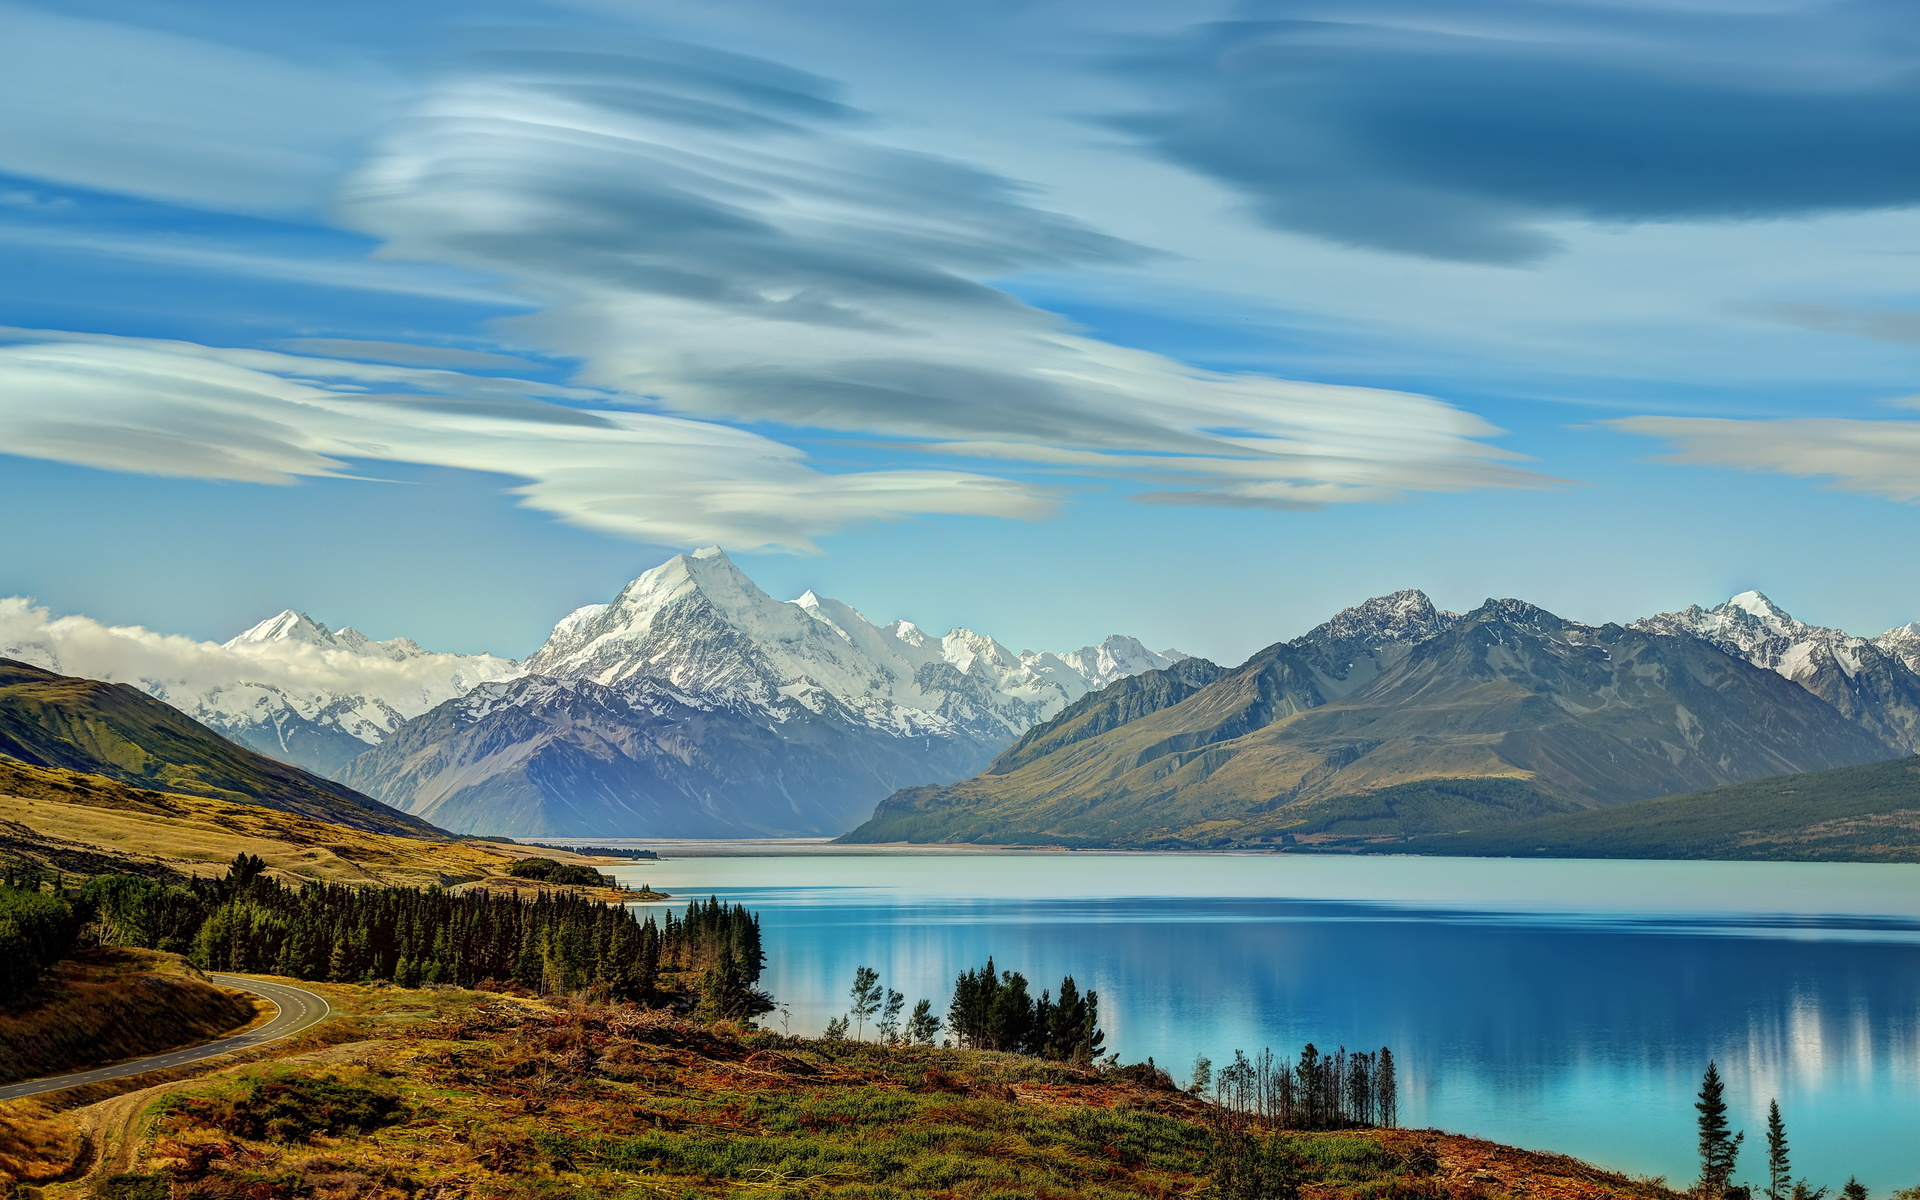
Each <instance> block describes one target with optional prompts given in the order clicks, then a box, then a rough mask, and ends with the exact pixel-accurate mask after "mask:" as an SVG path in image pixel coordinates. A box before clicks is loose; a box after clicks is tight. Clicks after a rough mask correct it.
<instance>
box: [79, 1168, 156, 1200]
mask: <svg viewBox="0 0 1920 1200" xmlns="http://www.w3.org/2000/svg"><path fill="white" fill-rule="evenodd" d="M170 1190H171V1189H170V1187H169V1185H168V1183H167V1177H166V1176H164V1175H143V1174H139V1173H137V1172H130V1173H127V1174H123V1175H109V1176H107V1177H106V1178H105V1179H102V1180H101V1181H100V1182H99V1183H97V1184H95V1185H94V1187H93V1195H94V1200H167V1196H168V1193H169V1191H170Z"/></svg>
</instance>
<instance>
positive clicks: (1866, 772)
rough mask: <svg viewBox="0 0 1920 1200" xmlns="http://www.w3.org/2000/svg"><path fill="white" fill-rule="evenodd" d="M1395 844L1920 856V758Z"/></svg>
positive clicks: (1452, 850)
mask: <svg viewBox="0 0 1920 1200" xmlns="http://www.w3.org/2000/svg"><path fill="white" fill-rule="evenodd" d="M1382 848H1386V847H1382ZM1391 849H1392V850H1393V852H1395V853H1413V854H1447V855H1470V856H1501V857H1513V858H1715V859H1791V860H1801V861H1837V862H1920V758H1899V759H1894V760H1892V761H1890V762H1877V763H1868V764H1866V765H1864V766H1857V767H1840V768H1837V769H1835V770H1831V771H1816V772H1812V773H1808V774H1796V775H1781V776H1775V777H1773V778H1769V779H1756V780H1752V781H1750V782H1747V783H1736V784H1730V785H1728V786H1725V787H1717V788H1709V789H1706V790H1704V791H1698V792H1688V793H1685V794H1682V795H1677V796H1661V797H1658V798H1656V799H1652V800H1640V801H1636V802H1634V803H1632V804H1622V805H1619V806H1617V807H1614V808H1603V809H1597V810H1595V811H1592V812H1580V813H1568V814H1565V815H1561V816H1551V817H1543V818H1541V819H1539V820H1536V821H1528V822H1525V823H1522V824H1517V825H1513V826H1509V827H1507V828H1504V829H1488V830H1483V831H1479V832H1475V833H1464V834H1451V835H1440V836H1431V837H1418V838H1413V839H1410V840H1408V841H1404V842H1395V843H1393V844H1392V846H1391Z"/></svg>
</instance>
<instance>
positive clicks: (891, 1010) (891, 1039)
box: [874, 988, 907, 1046]
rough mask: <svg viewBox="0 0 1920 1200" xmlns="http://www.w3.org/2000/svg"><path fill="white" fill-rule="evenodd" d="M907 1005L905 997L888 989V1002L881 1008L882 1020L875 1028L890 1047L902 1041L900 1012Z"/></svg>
mask: <svg viewBox="0 0 1920 1200" xmlns="http://www.w3.org/2000/svg"><path fill="white" fill-rule="evenodd" d="M906 1004H907V998H906V997H905V996H903V995H901V994H900V993H899V992H896V991H894V990H893V989H892V988H888V989H887V1002H886V1004H885V1005H884V1006H882V1007H881V1009H880V1019H879V1020H878V1021H876V1022H874V1028H875V1029H877V1030H879V1031H880V1040H881V1041H883V1042H885V1043H887V1045H889V1046H891V1045H893V1044H894V1043H895V1042H897V1041H899V1040H900V1012H901V1010H902V1009H903V1008H905V1007H906Z"/></svg>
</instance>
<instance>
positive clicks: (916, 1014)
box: [907, 1000, 940, 1046]
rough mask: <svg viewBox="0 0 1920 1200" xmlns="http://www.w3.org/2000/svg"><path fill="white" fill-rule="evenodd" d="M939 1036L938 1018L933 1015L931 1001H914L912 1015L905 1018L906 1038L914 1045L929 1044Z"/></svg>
mask: <svg viewBox="0 0 1920 1200" xmlns="http://www.w3.org/2000/svg"><path fill="white" fill-rule="evenodd" d="M939 1036H940V1018H939V1017H936V1016H934V1015H933V1001H931V1000H919V1001H916V1002H915V1003H914V1006H913V1015H912V1016H910V1017H908V1018H907V1040H908V1041H910V1042H912V1043H913V1044H914V1045H916V1046H931V1045H933V1039H934V1038H936V1037H939Z"/></svg>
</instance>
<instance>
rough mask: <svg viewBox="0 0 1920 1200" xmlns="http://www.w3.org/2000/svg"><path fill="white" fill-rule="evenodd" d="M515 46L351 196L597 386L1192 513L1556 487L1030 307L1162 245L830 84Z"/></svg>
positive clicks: (1357, 408) (1467, 444)
mask: <svg viewBox="0 0 1920 1200" xmlns="http://www.w3.org/2000/svg"><path fill="white" fill-rule="evenodd" d="M501 44H502V45H510V46H511V47H512V48H511V49H494V50H491V51H487V52H483V53H480V54H477V55H476V56H475V57H474V58H473V59H472V61H471V62H470V64H469V65H468V67H467V68H466V69H464V70H463V71H461V72H459V73H456V74H455V75H453V76H452V77H450V78H448V79H447V80H445V81H444V82H443V83H442V84H441V85H440V86H438V87H437V88H435V89H433V90H432V92H431V93H430V94H429V95H428V96H427V98H426V99H425V100H423V101H422V103H421V104H420V105H419V107H418V108H417V109H416V110H415V112H414V113H413V114H412V115H411V116H410V117H409V118H408V119H407V120H406V121H405V122H404V123H403V124H402V126H401V128H400V129H399V130H398V131H397V132H396V133H395V134H394V135H393V136H392V137H391V138H390V139H388V140H387V141H386V143H385V144H384V146H383V149H382V151H381V153H380V154H379V155H378V156H377V157H376V158H375V159H374V160H373V161H372V162H371V163H369V164H368V166H367V167H366V168H365V169H364V170H362V171H361V172H359V173H358V175H357V176H356V177H355V178H354V179H353V180H351V181H350V183H349V184H348V185H347V186H346V187H345V189H344V190H343V192H342V194H341V197H340V199H339V202H338V204H337V209H336V211H337V212H338V213H339V214H340V216H341V218H342V219H343V220H345V221H346V222H348V223H349V224H350V225H352V226H353V227H355V228H357V229H360V230H363V231H365V232H368V233H371V234H373V235H376V236H378V237H380V238H382V239H384V240H385V242H386V250H385V254H387V255H388V256H391V257H397V258H406V259H415V260H425V261H430V262H436V263H443V264H451V265H456V266H461V267H466V268H470V269H475V270H481V271H487V272H491V273H496V274H500V275H505V276H508V277H510V278H513V279H516V280H518V281H519V285H520V287H521V288H522V289H523V290H524V291H525V292H526V293H527V294H528V295H529V296H532V297H535V298H537V299H538V300H540V301H542V302H543V303H545V304H546V305H547V306H548V307H547V308H546V310H545V311H544V312H542V313H540V314H538V315H535V316H530V317H527V318H523V319H517V320H515V321H512V322H510V323H509V327H510V328H511V329H512V330H513V333H514V335H515V336H516V337H517V338H519V339H521V340H524V341H530V342H534V343H538V344H544V345H546V346H548V347H550V348H552V349H554V350H556V351H558V352H560V353H563V354H566V355H569V356H573V357H577V358H579V359H580V360H582V361H583V363H584V364H585V365H584V369H583V374H582V378H583V380H584V381H585V382H587V383H590V384H592V385H594V386H598V387H603V388H608V389H613V390H617V391H621V392H625V393H630V394H637V395H644V396H648V397H652V398H655V399H656V400H657V402H658V403H659V404H660V405H662V406H664V407H666V408H669V409H671V410H674V411H678V412H681V413H684V414H689V415H695V416H700V417H705V418H718V419H724V420H732V421H755V422H775V423H779V424H783V425H787V426H793V427H805V428H812V429H827V430H842V431H849V432H853V431H857V432H861V433H877V434H881V435H886V436H893V437H910V438H919V439H926V441H927V442H928V443H930V444H929V445H926V446H924V447H922V448H923V449H927V450H932V451H936V452H937V451H940V450H941V449H942V445H941V444H942V443H945V442H949V441H958V442H964V443H966V444H967V445H966V447H964V448H963V449H962V451H961V452H964V453H967V454H970V455H976V456H977V455H981V454H983V453H985V454H986V455H987V456H988V457H995V456H996V455H994V454H993V453H991V452H983V451H981V450H980V448H979V447H980V446H981V445H982V444H997V445H1001V446H1006V447H1040V448H1044V449H1046V450H1050V451H1057V452H1065V451H1075V452H1097V453H1098V454H1100V455H1102V456H1103V457H1101V458H1098V459H1090V458H1080V459H1076V460H1074V463H1075V465H1076V466H1077V467H1079V468H1082V469H1092V470H1100V469H1104V470H1105V471H1107V472H1109V473H1111V474H1112V475H1115V476H1118V477H1122V478H1125V477H1128V476H1129V475H1131V474H1132V473H1134V472H1138V471H1143V470H1146V471H1154V472H1161V473H1165V472H1168V471H1176V470H1177V471H1178V472H1179V473H1180V474H1181V475H1182V476H1184V477H1185V482H1187V483H1188V484H1190V485H1191V487H1190V490H1192V491H1193V492H1194V494H1193V495H1192V496H1190V497H1186V499H1188V500H1204V499H1205V498H1206V496H1207V495H1217V496H1218V497H1219V498H1220V499H1221V500H1222V501H1223V502H1231V503H1244V502H1246V500H1247V499H1248V498H1249V497H1258V496H1262V495H1265V494H1268V493H1275V494H1279V493H1285V494H1286V495H1287V497H1288V498H1290V499H1291V498H1293V497H1294V496H1295V495H1296V494H1306V493H1310V494H1311V496H1312V502H1313V503H1323V502H1328V501H1341V500H1353V501H1372V500H1380V499H1388V498H1392V497H1394V496H1396V495H1399V494H1401V493H1402V492H1403V491H1404V490H1407V489H1442V488H1443V489H1457V488H1471V487H1512V486H1539V485H1541V484H1543V483H1544V482H1545V481H1543V480H1542V479H1540V478H1539V477H1538V476H1534V475H1531V474H1529V473H1527V472H1525V471H1523V470H1521V469H1519V468H1517V467H1516V466H1515V465H1514V464H1513V462H1512V461H1511V460H1512V459H1513V458H1514V457H1515V456H1513V455H1510V454H1507V453H1505V452H1502V451H1500V450H1497V449H1495V448H1493V447H1490V446H1488V445H1487V444H1486V443H1485V442H1484V441H1483V440H1481V439H1484V438H1487V437H1489V436H1492V435H1494V434H1497V433H1498V432H1499V431H1498V430H1496V429H1494V428H1492V427H1491V426H1489V425H1488V424H1486V423H1485V422H1483V421H1481V420H1480V419H1479V418H1477V417H1475V416H1473V415H1471V414H1469V413H1465V412H1462V411H1460V410H1458V409H1456V408H1454V407H1452V406H1450V405H1448V404H1445V403H1443V402H1441V401H1438V400H1436V399H1434V398H1432V397H1428V396H1420V395H1413V394H1407V393H1400V392H1388V391H1380V390H1374V389H1365V388H1341V387H1328V386H1321V385H1314V384H1302V383H1294V382H1289V381H1285V380H1279V379H1274V378H1271V377H1266V376H1259V375H1250V374H1248V375H1228V374H1221V373H1217V372H1210V371H1203V370H1197V369H1194V368H1192V367H1190V366H1187V365H1186V364H1183V363H1180V362H1176V361H1174V360H1171V359H1168V358H1165V357H1162V356H1159V355H1155V354H1149V353H1144V352H1140V351H1136V350H1130V349H1125V348H1121V347H1117V346H1114V345H1111V344H1108V343H1105V342H1101V341H1099V340H1096V339H1093V338H1089V337H1085V336H1083V335H1081V334H1079V333H1077V332H1075V331H1074V330H1072V329H1070V328H1068V327H1067V326H1066V325H1065V324H1064V323H1063V322H1061V321H1060V320H1059V319H1057V318H1056V317H1054V316H1052V315H1051V314H1048V313H1045V312H1041V311H1039V310H1036V309H1034V308H1031V307H1029V306H1027V305H1025V304H1023V303H1021V302H1019V301H1018V300H1016V299H1014V298H1013V297H1012V296H1010V295H1009V294H1008V293H1007V292H1005V291H1003V290H1001V289H999V288H998V287H996V286H994V281H996V280H1001V279H1006V278H1009V277H1013V276H1017V275H1019V274H1021V273H1022V272H1027V271H1035V270H1041V269H1060V268H1071V267H1076V266H1086V265H1096V266H1097V265H1110V264H1116V263H1129V262H1137V261H1140V260H1141V259H1142V258H1144V257H1145V256H1146V255H1147V252H1146V251H1144V250H1142V249H1141V248H1140V247H1137V246H1133V245H1130V244H1127V243H1124V242H1121V241H1118V240H1116V239H1113V238H1110V237H1107V236H1105V235H1103V234H1100V233H1098V232H1097V231H1094V230H1092V229H1090V228H1087V227H1086V226H1084V225H1081V224H1079V223H1078V222H1076V221H1074V220H1072V219H1070V218H1068V217H1065V216H1062V215H1060V214H1057V213H1052V212H1048V211H1046V210H1045V209H1044V208H1042V207H1039V206H1038V205H1037V204H1036V203H1035V202H1034V199H1033V197H1032V196H1030V195H1028V194H1026V193H1025V191H1024V190H1023V189H1022V188H1021V187H1020V186H1019V185H1017V184H1015V183H1013V182H1011V181H1008V180H1006V179H1004V178H1001V177H999V176H996V175H992V174H990V173H987V172H984V171H981V170H977V169H975V168H973V167H970V166H967V165H966V164H963V163H957V162H953V161H950V160H946V159H939V158H933V157H929V156H927V155H924V154H919V153H914V152H910V151H907V150H902V149H898V148H895V147H893V146H890V145H888V144H886V143H885V142H884V141H883V140H881V139H880V137H879V136H878V134H877V133H876V131H875V130H874V129H873V128H872V125H871V123H870V122H868V121H867V120H866V119H865V118H863V117H862V115H861V114H859V113H857V112H854V111H853V110H851V109H850V108H848V107H847V106H846V105H845V104H844V102H843V101H842V100H841V99H840V98H839V97H838V95H837V94H836V92H835V89H834V88H833V87H832V86H831V85H829V84H828V83H827V82H826V81H824V80H821V79H818V78H815V77H812V76H809V75H805V74H802V73H800V72H797V71H793V70H790V69H788V68H785V67H781V66H778V65H776V64H773V63H769V62H766V61H762V60H758V59H750V58H743V57H738V56H732V55H724V54H719V53H715V52H712V51H707V50H702V49H698V48H694V47H689V46H683V45H677V44H670V43H661V42H634V43H629V44H627V45H624V46H622V45H619V44H617V43H615V42H612V41H610V40H609V39H606V38H601V39H597V40H595V41H594V42H592V43H591V44H587V43H584V42H583V41H581V40H580V39H578V38H577V37H568V36H564V35H560V34H555V33H551V32H525V33H516V34H515V35H514V36H513V37H512V38H503V39H501ZM1167 455H1177V456H1180V457H1181V461H1180V462H1179V463H1177V464H1175V463H1168V462H1165V461H1162V460H1161V456H1167ZM997 456H998V457H1002V458H1005V459H1010V460H1017V461H1024V462H1033V461H1035V460H1036V458H1037V457H1038V458H1044V457H1045V455H1044V454H1041V455H1035V454H1032V453H1026V452H1016V451H1011V450H1009V451H1005V452H1002V453H1000V454H998V455H997Z"/></svg>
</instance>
